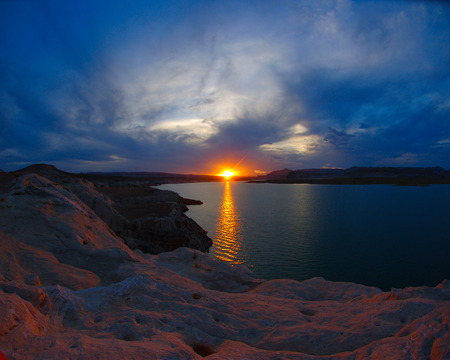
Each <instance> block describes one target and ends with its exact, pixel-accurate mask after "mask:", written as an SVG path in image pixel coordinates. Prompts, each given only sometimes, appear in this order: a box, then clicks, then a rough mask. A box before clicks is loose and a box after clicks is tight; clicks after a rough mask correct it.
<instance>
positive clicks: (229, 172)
mask: <svg viewBox="0 0 450 360" xmlns="http://www.w3.org/2000/svg"><path fill="white" fill-rule="evenodd" d="M234 175H236V173H235V172H234V171H233V170H225V171H224V172H223V173H221V174H220V176H223V177H224V178H226V179H229V178H230V177H232V176H234Z"/></svg>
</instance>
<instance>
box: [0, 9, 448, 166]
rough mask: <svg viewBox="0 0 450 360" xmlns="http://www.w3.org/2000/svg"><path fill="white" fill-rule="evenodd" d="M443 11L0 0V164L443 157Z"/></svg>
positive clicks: (430, 160)
mask: <svg viewBox="0 0 450 360" xmlns="http://www.w3.org/2000/svg"><path fill="white" fill-rule="evenodd" d="M449 19H450V6H449V5H447V4H446V3H444V2H426V1H415V2H385V1H374V2H357V1H336V2H335V1H325V0H324V1H315V2H307V1H300V2H290V1H281V2H280V1H266V2H263V3H258V4H256V3H254V2H250V1H239V2H238V1H227V2H214V1H213V2H211V1H189V2H185V1H173V2H158V1H152V2H148V1H131V2H124V1H95V2H89V1H63V2H56V1H39V2H37V1H31V0H30V1H27V0H23V1H3V2H0V47H1V48H2V51H1V52H0V102H1V104H2V106H1V107H0V168H3V169H5V170H12V169H15V168H18V167H20V166H22V165H26V164H28V163H33V162H43V161H45V162H52V163H55V164H57V165H58V166H60V167H61V168H63V169H66V170H74V171H82V170H96V169H102V170H107V169H111V170H122V169H123V170H163V171H181V170H182V171H186V172H208V171H210V170H208V166H210V167H211V166H212V165H211V164H213V163H214V161H217V162H220V161H222V159H226V161H231V162H232V161H238V160H239V159H240V158H241V157H242V156H244V155H247V159H248V160H247V161H248V164H249V166H250V165H251V166H258V167H260V169H262V168H264V169H266V170H271V169H273V168H274V167H285V166H289V167H294V168H296V167H321V166H325V165H327V166H342V167H347V166H352V165H383V164H386V165H389V164H396V165H402V164H405V165H412V164H415V165H441V166H444V167H447V168H450V160H449V159H450V146H449V144H450V124H449V123H450V121H449V119H450V112H449V111H450V93H449V92H450V68H449V66H448V64H449V63H450V51H449V49H450V45H449V42H448V33H450V22H449V21H448V20H449ZM224 161H225V160H224ZM249 170H251V169H249Z"/></svg>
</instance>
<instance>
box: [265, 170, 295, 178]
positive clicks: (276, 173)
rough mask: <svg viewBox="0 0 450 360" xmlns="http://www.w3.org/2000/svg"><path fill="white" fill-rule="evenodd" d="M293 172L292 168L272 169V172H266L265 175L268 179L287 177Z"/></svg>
mask: <svg viewBox="0 0 450 360" xmlns="http://www.w3.org/2000/svg"><path fill="white" fill-rule="evenodd" d="M291 172H292V170H290V169H288V168H284V169H282V170H274V171H271V172H270V173H268V174H266V175H265V176H264V177H265V178H266V179H279V178H286V177H287V176H288V175H289V174H290V173H291Z"/></svg>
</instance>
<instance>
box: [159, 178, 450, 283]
mask: <svg viewBox="0 0 450 360" xmlns="http://www.w3.org/2000/svg"><path fill="white" fill-rule="evenodd" d="M159 188H160V189H167V190H173V191H175V192H177V193H179V194H180V195H181V196H183V197H187V198H193V199H198V200H201V201H203V203H204V204H203V205H200V206H189V211H188V213H187V215H188V216H190V217H191V218H193V219H194V220H195V221H196V222H197V223H198V224H199V225H201V226H202V227H203V228H204V229H205V230H207V231H208V233H209V236H210V237H211V238H212V239H213V242H214V245H213V247H212V248H211V249H210V255H211V256H214V257H217V258H220V259H222V260H225V261H229V262H231V263H234V264H245V265H246V266H248V267H249V268H250V269H251V270H252V271H253V272H254V273H255V274H256V275H257V276H258V277H261V278H264V279H275V278H288V279H295V280H299V281H302V280H305V279H308V278H311V277H314V276H322V277H324V278H326V279H328V280H333V281H352V282H357V283H361V284H365V285H371V286H377V287H380V288H382V289H383V290H389V289H390V288H391V287H405V286H421V285H428V286H435V285H437V284H438V283H439V282H441V281H442V280H444V279H445V278H449V277H450V262H449V261H448V259H449V258H450V221H449V219H450V186H448V185H431V186H429V187H412V186H408V187H399V186H391V185H309V184H248V183H244V182H219V183H188V184H168V185H162V186H159Z"/></svg>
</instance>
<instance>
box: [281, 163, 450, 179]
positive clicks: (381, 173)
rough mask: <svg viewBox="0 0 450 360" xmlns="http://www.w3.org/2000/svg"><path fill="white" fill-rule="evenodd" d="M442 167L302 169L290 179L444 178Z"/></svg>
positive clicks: (295, 172) (290, 175)
mask: <svg viewBox="0 0 450 360" xmlns="http://www.w3.org/2000/svg"><path fill="white" fill-rule="evenodd" d="M446 173H447V171H446V170H445V169H443V168H442V167H438V166H436V167H358V166H355V167H352V168H349V169H304V170H296V171H292V172H291V173H290V174H289V175H288V176H287V177H288V178H290V179H323V178H327V179H329V178H338V177H344V178H364V177H373V178H399V177H445V174H446Z"/></svg>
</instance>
